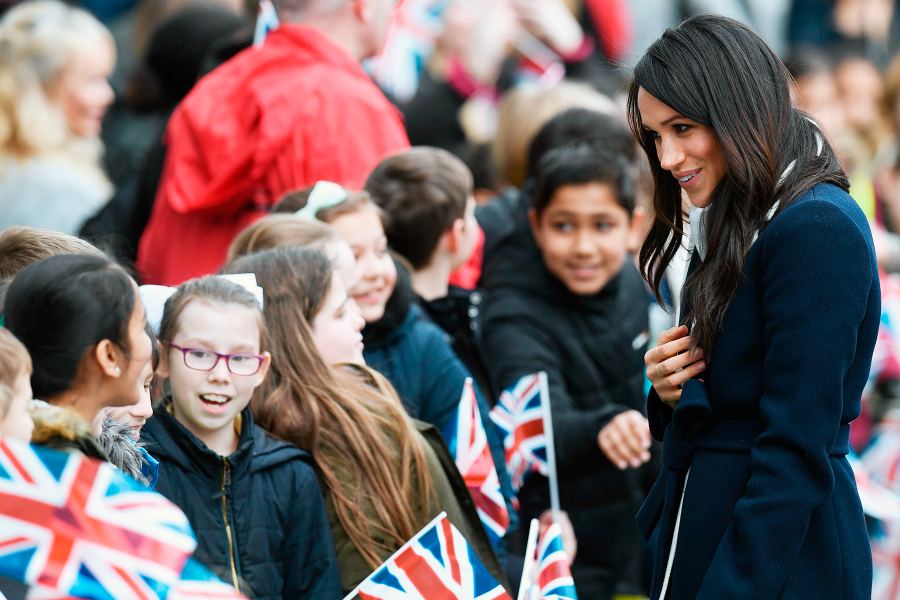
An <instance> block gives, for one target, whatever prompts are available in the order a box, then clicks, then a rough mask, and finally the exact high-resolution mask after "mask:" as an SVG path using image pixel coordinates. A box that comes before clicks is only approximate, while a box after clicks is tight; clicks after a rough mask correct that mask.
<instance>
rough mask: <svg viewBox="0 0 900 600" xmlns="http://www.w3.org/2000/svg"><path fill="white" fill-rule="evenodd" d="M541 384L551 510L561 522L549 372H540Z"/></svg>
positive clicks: (554, 517) (554, 516)
mask: <svg viewBox="0 0 900 600" xmlns="http://www.w3.org/2000/svg"><path fill="white" fill-rule="evenodd" d="M538 379H539V381H540V386H541V409H542V412H543V416H544V439H546V440H547V479H548V480H549V482H550V510H551V511H552V512H553V522H554V523H559V513H560V508H559V480H558V479H557V477H556V446H555V445H554V442H553V417H552V416H551V413H550V384H549V383H547V373H546V372H545V371H541V372H540V373H538Z"/></svg>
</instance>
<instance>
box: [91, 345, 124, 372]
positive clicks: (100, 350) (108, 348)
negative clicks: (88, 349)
mask: <svg viewBox="0 0 900 600" xmlns="http://www.w3.org/2000/svg"><path fill="white" fill-rule="evenodd" d="M121 354H122V351H121V350H119V348H118V346H116V345H115V344H114V343H112V341H110V340H100V341H99V342H98V343H97V345H96V346H94V352H93V357H94V360H95V361H96V362H97V366H98V367H100V371H101V372H102V373H103V374H104V375H106V376H107V377H112V378H114V379H117V378H118V377H119V376H120V375H121V374H122V367H121V366H119V363H121V362H122V356H121Z"/></svg>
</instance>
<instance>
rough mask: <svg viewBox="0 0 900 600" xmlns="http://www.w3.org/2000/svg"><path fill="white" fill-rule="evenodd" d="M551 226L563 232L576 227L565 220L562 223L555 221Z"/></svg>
mask: <svg viewBox="0 0 900 600" xmlns="http://www.w3.org/2000/svg"><path fill="white" fill-rule="evenodd" d="M551 227H552V228H553V229H555V230H556V231H560V232H562V233H568V232H570V231H572V230H573V229H574V227H573V226H572V224H571V223H566V222H565V221H563V222H560V223H553V224H552V225H551Z"/></svg>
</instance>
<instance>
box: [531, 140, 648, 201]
mask: <svg viewBox="0 0 900 600" xmlns="http://www.w3.org/2000/svg"><path fill="white" fill-rule="evenodd" d="M636 178H637V173H636V171H635V167H634V166H633V164H632V163H631V162H629V161H628V160H626V159H625V157H623V156H621V155H620V154H617V153H615V152H612V151H610V150H609V149H608V148H606V147H604V146H599V145H597V144H570V145H568V146H562V147H560V148H557V149H555V150H551V151H550V152H547V154H545V155H544V157H543V158H542V159H541V160H540V162H538V164H537V169H536V172H535V174H534V187H533V189H532V194H531V207H532V208H533V209H534V210H535V212H537V214H538V215H540V214H541V213H542V212H544V210H545V209H546V208H547V206H548V205H549V204H550V202H551V201H552V200H553V196H554V195H555V194H556V192H557V191H559V189H560V188H562V187H565V186H567V185H584V184H588V183H602V184H606V185H608V186H610V187H611V188H612V190H613V193H614V194H615V196H616V200H617V201H618V203H619V205H621V206H622V208H624V209H625V210H626V211H627V212H628V214H629V215H631V214H632V213H633V212H634V207H635V187H636Z"/></svg>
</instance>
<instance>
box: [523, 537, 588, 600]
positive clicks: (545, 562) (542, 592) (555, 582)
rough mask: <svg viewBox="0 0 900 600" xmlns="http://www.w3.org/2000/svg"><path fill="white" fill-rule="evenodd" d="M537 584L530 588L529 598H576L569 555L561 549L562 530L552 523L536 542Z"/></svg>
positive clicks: (542, 599)
mask: <svg viewBox="0 0 900 600" xmlns="http://www.w3.org/2000/svg"><path fill="white" fill-rule="evenodd" d="M537 555H538V568H537V576H536V580H537V585H535V586H533V587H532V588H531V590H530V591H531V600H548V599H550V598H559V599H560V600H578V595H577V594H576V593H575V580H573V579H572V571H571V570H570V569H569V557H568V556H567V555H566V553H565V550H563V541H562V530H561V529H560V527H559V525H558V524H557V523H553V524H552V525H551V526H550V527H548V528H547V531H545V532H544V535H542V536H541V541H540V542H538V550H537Z"/></svg>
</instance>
